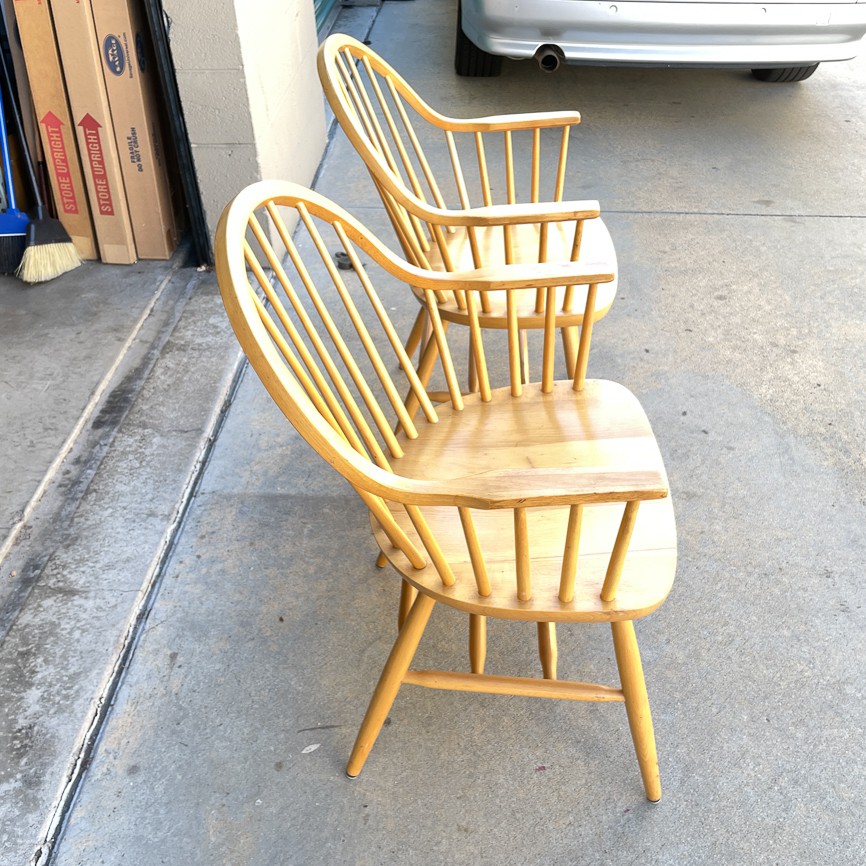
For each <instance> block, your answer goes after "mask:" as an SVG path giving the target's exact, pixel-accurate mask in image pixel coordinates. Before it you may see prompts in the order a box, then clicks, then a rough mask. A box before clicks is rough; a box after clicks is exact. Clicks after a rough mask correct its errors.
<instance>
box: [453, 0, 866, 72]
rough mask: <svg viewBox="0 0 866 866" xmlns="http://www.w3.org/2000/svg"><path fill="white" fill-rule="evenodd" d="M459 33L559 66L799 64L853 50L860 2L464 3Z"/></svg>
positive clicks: (859, 29) (863, 17) (860, 28)
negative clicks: (541, 54) (544, 56)
mask: <svg viewBox="0 0 866 866" xmlns="http://www.w3.org/2000/svg"><path fill="white" fill-rule="evenodd" d="M462 6H463V31H464V32H465V33H466V35H467V36H468V37H469V39H471V40H472V41H473V42H474V43H475V44H476V45H477V46H478V47H479V48H482V49H484V50H485V51H487V52H489V53H491V54H499V55H503V56H506V57H513V58H517V59H523V58H528V57H533V56H534V55H535V53H536V51H537V50H538V49H539V47H541V46H542V45H554V46H556V47H557V48H559V49H560V50H561V51H562V53H563V55H564V57H565V60H566V62H572V63H599V64H605V63H610V64H620V63H635V64H645V65H657V64H658V65H668V64H682V65H688V66H720V65H737V66H762V67H767V66H805V65H809V64H812V63H818V62H824V61H829V60H850V59H851V58H852V57H854V56H856V54H857V52H858V50H859V46H860V41H861V39H862V38H863V35H864V33H866V2H864V3H773V2H765V3H763V4H758V3H748V2H747V3H736V2H726V3H694V2H688V0H679V2H677V0H674V2H645V0H627V2H618V0H608V2H591V0H462Z"/></svg>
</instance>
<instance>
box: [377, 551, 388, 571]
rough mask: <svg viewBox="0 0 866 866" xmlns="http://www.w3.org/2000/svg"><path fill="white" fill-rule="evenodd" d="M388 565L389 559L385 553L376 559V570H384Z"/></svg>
mask: <svg viewBox="0 0 866 866" xmlns="http://www.w3.org/2000/svg"><path fill="white" fill-rule="evenodd" d="M387 564H388V557H387V556H385V554H384V553H380V554H379V555H378V556H377V557H376V568H384V567H385V566H386V565H387Z"/></svg>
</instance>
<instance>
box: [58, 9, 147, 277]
mask: <svg viewBox="0 0 866 866" xmlns="http://www.w3.org/2000/svg"><path fill="white" fill-rule="evenodd" d="M51 12H52V14H53V16H54V26H55V28H56V31H57V45H58V48H59V49H60V58H61V60H62V61H63V75H64V78H65V80H66V90H67V93H68V94H69V104H70V106H71V108H72V121H73V123H74V124H75V131H76V133H77V135H78V147H79V153H80V154H81V162H82V166H83V169H84V182H85V184H86V185H87V193H88V196H89V199H90V213H91V216H92V218H93V225H94V228H95V229H96V241H97V243H98V244H99V255H100V257H101V258H102V261H104V262H109V263H110V264H122V265H128V264H132V262H134V261H135V243H134V241H133V237H132V223H131V222H130V218H129V211H128V210H127V206H126V192H125V191H124V188H123V176H122V174H121V169H120V161H119V159H118V154H117V147H116V144H115V138H114V129H113V127H112V123H111V114H110V112H109V109H108V94H107V93H106V90H105V79H104V78H103V76H102V69H101V66H100V62H99V45H98V43H97V41H96V31H95V29H94V26H93V14H92V12H91V9H90V4H89V3H87V2H84V3H82V2H81V0H51Z"/></svg>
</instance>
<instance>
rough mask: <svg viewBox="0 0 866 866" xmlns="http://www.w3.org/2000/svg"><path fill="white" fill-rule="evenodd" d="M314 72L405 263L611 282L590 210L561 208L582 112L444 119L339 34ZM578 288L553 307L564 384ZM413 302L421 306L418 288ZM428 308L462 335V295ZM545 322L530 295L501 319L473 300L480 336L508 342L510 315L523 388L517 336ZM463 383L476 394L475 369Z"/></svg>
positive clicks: (465, 318) (603, 301)
mask: <svg viewBox="0 0 866 866" xmlns="http://www.w3.org/2000/svg"><path fill="white" fill-rule="evenodd" d="M318 68H319V78H320V80H321V83H322V87H323V89H324V91H325V95H326V97H327V99H328V102H329V103H330V105H331V108H332V109H333V111H334V115H335V116H336V118H337V120H338V122H339V123H340V125H341V127H342V128H343V131H344V132H345V134H346V136H347V137H348V139H349V141H350V142H351V144H352V146H353V147H354V148H355V150H356V151H357V152H358V154H359V155H360V157H361V159H362V160H363V161H364V164H365V165H366V167H367V169H368V171H369V172H370V175H371V176H372V178H373V182H374V184H375V187H376V189H377V191H378V193H379V195H380V197H381V199H382V202H383V204H384V207H385V210H386V211H387V214H388V217H389V218H390V221H391V223H392V225H393V227H394V230H395V232H396V235H397V238H398V239H399V242H400V244H401V246H402V248H403V253H404V255H405V256H406V258H407V260H408V261H410V262H411V263H413V264H415V265H417V266H418V267H420V268H424V269H431V270H438V271H461V270H467V269H469V268H480V267H490V266H499V265H501V264H512V263H529V262H550V261H569V260H571V261H594V262H604V263H605V267H606V269H607V270H608V271H611V272H613V273H614V274H616V255H615V253H614V248H613V243H612V242H611V238H610V234H609V233H608V231H607V228H606V226H605V225H604V223H603V221H602V220H601V218H600V216H599V207H598V202H597V201H563V195H564V192H565V185H566V162H567V157H568V150H569V139H570V132H571V129H572V127H573V126H574V125H575V124H577V123H579V122H580V114H579V113H577V112H567V111H562V112H535V113H532V114H510V115H503V116H496V117H482V118H474V119H455V118H451V117H446V116H444V115H442V114H440V113H439V112H437V111H435V110H434V109H433V108H431V107H430V106H429V105H428V104H427V103H426V102H425V101H424V100H423V99H422V98H421V97H420V96H419V95H418V94H417V93H416V92H415V90H413V89H412V87H410V85H409V84H408V83H407V82H406V81H405V80H404V79H403V78H402V77H401V76H400V75H399V73H398V72H397V71H396V70H395V69H394V68H393V67H391V66H390V65H389V64H388V63H386V62H385V61H384V60H383V59H382V58H381V57H380V56H379V55H378V54H376V53H375V52H374V51H373V50H372V49H370V48H369V47H367V46H366V45H363V44H362V43H361V42H359V41H358V40H356V39H353V38H352V37H351V36H346V35H345V34H342V33H335V34H332V35H331V36H329V37H328V38H327V39H326V40H325V41H324V42H323V43H322V45H321V47H320V49H319V58H318ZM466 165H468V166H470V167H471V170H470V171H467V170H464V166H466ZM578 171H579V169H578ZM587 288H588V287H587V286H586V285H580V284H578V285H570V286H562V287H560V288H559V289H558V290H557V297H556V302H555V304H554V307H553V315H554V316H555V318H556V326H557V328H559V329H561V333H562V341H563V348H564V353H565V365H566V367H565V368H566V372H567V374H568V375H569V376H573V375H574V369H575V364H576V361H577V342H578V337H577V334H578V327H579V326H581V325H582V324H583V310H584V306H585V300H586V292H587ZM615 294H616V280H615V279H614V280H613V281H611V282H609V283H604V284H603V285H601V286H600V287H599V290H598V295H597V297H596V298H595V302H594V304H593V312H592V320H591V321H590V324H591V322H592V321H597V320H598V319H600V318H602V316H604V315H605V314H606V313H607V311H608V310H609V309H610V306H611V304H612V303H613V299H614V296H615ZM416 295H417V296H418V298H419V300H421V299H422V297H423V296H422V293H421V291H420V290H419V289H418V288H417V287H416ZM437 303H438V306H439V315H440V317H441V318H442V320H443V321H444V322H446V323H458V324H461V325H468V324H469V311H468V310H467V308H466V304H465V302H464V299H463V297H462V295H461V294H460V293H459V292H456V293H455V292H453V291H449V290H440V291H439V292H438V294H437ZM543 311H550V306H549V305H548V304H546V301H545V299H544V298H543V291H542V290H541V289H540V288H539V287H532V288H531V289H529V290H527V291H524V292H521V293H519V294H518V295H517V296H515V297H512V298H511V309H510V310H509V309H507V308H506V299H505V296H504V294H503V293H501V292H488V293H484V294H483V295H482V297H481V299H480V307H479V310H478V322H479V324H480V326H481V327H482V328H485V329H496V330H500V331H506V330H507V329H508V327H509V325H508V316H509V315H513V316H516V318H517V329H518V333H519V334H520V342H521V348H522V352H521V360H522V365H523V379H524V381H529V379H530V373H529V370H528V357H527V355H528V350H527V342H528V341H527V340H526V332H527V331H531V330H541V329H543V328H544V326H545V323H544V317H543V315H542V313H543ZM425 317H426V312H425V307H423V306H422V309H421V311H420V312H419V314H418V318H417V319H416V322H415V327H414V328H413V331H412V334H411V337H410V340H409V343H408V346H407V347H408V348H409V350H410V352H411V351H412V349H413V348H414V347H415V346H416V345H417V343H418V341H419V340H420V339H421V338H422V333H423V329H424V325H425ZM469 379H470V383H471V387H473V388H474V387H476V384H477V382H476V378H475V374H474V368H472V369H470V373H469Z"/></svg>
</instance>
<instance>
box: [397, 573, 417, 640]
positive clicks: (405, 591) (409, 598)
mask: <svg viewBox="0 0 866 866" xmlns="http://www.w3.org/2000/svg"><path fill="white" fill-rule="evenodd" d="M417 593H418V590H417V589H415V587H414V586H412V584H411V583H409V581H408V580H403V581H401V582H400V609H399V610H398V612H397V628H398V629H401V628H403V623H404V622H406V617H407V616H409V611H410V610H412V605H413V603H414V602H415V596H416V595H417Z"/></svg>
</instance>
